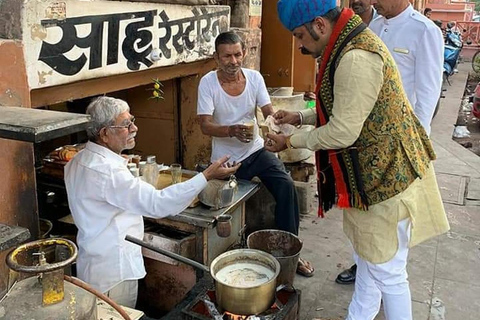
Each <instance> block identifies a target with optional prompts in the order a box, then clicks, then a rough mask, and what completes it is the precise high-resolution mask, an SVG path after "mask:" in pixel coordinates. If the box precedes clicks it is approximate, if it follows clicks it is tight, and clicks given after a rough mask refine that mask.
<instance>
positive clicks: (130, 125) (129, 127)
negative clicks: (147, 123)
mask: <svg viewBox="0 0 480 320" xmlns="http://www.w3.org/2000/svg"><path fill="white" fill-rule="evenodd" d="M134 124H135V118H132V119H130V122H129V123H127V124H123V125H120V126H108V127H109V128H113V129H128V131H130V130H131V129H132V126H133V125H134Z"/></svg>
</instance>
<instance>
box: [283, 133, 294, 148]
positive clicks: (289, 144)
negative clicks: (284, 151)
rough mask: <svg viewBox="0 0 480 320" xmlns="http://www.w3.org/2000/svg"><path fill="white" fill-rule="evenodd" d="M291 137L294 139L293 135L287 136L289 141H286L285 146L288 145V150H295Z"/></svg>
mask: <svg viewBox="0 0 480 320" xmlns="http://www.w3.org/2000/svg"><path fill="white" fill-rule="evenodd" d="M291 137H292V136H291V135H290V136H287V139H286V140H285V144H286V145H287V148H288V149H294V147H293V146H292V142H291V141H290V138H291Z"/></svg>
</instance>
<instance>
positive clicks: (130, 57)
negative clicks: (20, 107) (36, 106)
mask: <svg viewBox="0 0 480 320" xmlns="http://www.w3.org/2000/svg"><path fill="white" fill-rule="evenodd" d="M25 12H28V15H26V20H24V24H23V28H24V32H23V34H24V46H25V60H26V62H27V74H28V82H29V85H30V88H31V89H35V88H43V87H50V86H55V85H60V84H65V83H70V82H74V81H79V80H85V79H91V78H98V77H106V76H110V75H116V74H122V73H128V72H135V71H139V70H145V69H148V68H155V67H160V66H169V65H175V64H178V63H185V62H193V61H198V60H202V59H207V58H210V57H211V56H212V55H213V52H214V49H215V48H214V42H215V37H216V36H217V35H218V34H219V33H221V32H224V31H227V30H228V27H229V19H230V8H229V7H228V6H184V5H169V4H155V3H132V2H116V1H75V0H67V1H28V2H26V4H25Z"/></svg>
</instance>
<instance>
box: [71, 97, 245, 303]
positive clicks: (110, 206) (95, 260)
mask: <svg viewBox="0 0 480 320" xmlns="http://www.w3.org/2000/svg"><path fill="white" fill-rule="evenodd" d="M129 111H130V108H129V106H128V104H127V103H126V102H125V101H123V100H120V99H115V98H111V97H100V98H98V99H96V100H94V101H93V102H92V103H91V104H90V105H89V106H88V108H87V114H89V115H90V116H91V123H90V124H91V125H90V127H89V128H88V129H87V134H88V137H89V140H90V141H89V142H88V143H87V144H86V146H85V149H84V150H82V151H80V152H79V153H78V154H77V155H76V156H75V157H74V158H73V159H72V160H71V161H70V162H69V163H68V164H67V165H66V166H65V185H66V188H67V194H68V203H69V207H70V210H71V212H72V216H73V219H74V221H75V225H76V226H77V227H78V235H77V244H78V248H79V253H78V259H77V274H78V277H79V278H80V279H82V280H83V281H85V282H87V283H89V284H90V285H92V286H93V287H94V288H95V289H97V290H99V291H100V292H102V293H105V294H106V295H107V296H109V297H110V298H112V299H113V300H114V301H116V302H117V303H119V304H120V305H124V306H128V307H132V308H133V307H135V304H136V300H137V289H138V279H141V278H143V277H144V276H145V267H144V265H143V257H142V251H141V247H139V246H137V245H135V244H132V243H128V242H126V241H125V236H126V235H127V234H128V235H131V236H133V237H136V238H140V239H143V232H144V228H143V216H150V217H155V218H163V217H167V216H173V215H176V214H178V213H180V212H182V211H183V210H184V209H185V208H186V207H187V206H188V205H189V204H190V203H191V202H192V201H193V199H194V198H195V197H196V196H197V195H198V193H200V191H201V190H202V189H203V188H205V186H206V185H207V180H210V179H216V178H224V177H227V176H229V175H231V174H233V173H234V172H235V171H236V170H237V169H238V167H239V166H233V167H229V166H226V165H225V164H226V162H227V161H228V157H221V158H219V159H218V160H217V161H216V162H215V163H213V164H212V165H211V166H210V167H209V168H207V169H206V170H205V171H204V172H203V173H202V174H198V175H196V176H195V177H193V178H192V179H190V180H188V181H186V182H184V183H179V184H175V185H172V186H170V187H168V188H165V189H163V190H156V189H155V188H154V187H153V186H152V185H150V184H148V183H146V182H144V181H142V180H141V179H139V178H135V177H133V175H132V174H131V173H130V171H129V170H128V168H127V162H128V161H127V160H126V159H125V158H123V157H122V156H121V155H120V153H121V152H122V151H123V150H127V149H132V148H133V147H134V146H135V136H136V134H137V131H138V128H137V127H136V126H135V124H134V121H135V118H134V117H133V116H132V115H131V114H130V112H129Z"/></svg>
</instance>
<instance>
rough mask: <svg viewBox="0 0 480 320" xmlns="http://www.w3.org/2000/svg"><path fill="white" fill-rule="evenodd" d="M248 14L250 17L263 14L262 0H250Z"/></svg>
mask: <svg viewBox="0 0 480 320" xmlns="http://www.w3.org/2000/svg"><path fill="white" fill-rule="evenodd" d="M248 15H249V16H250V17H260V16H262V0H250V5H249V7H248Z"/></svg>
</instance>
